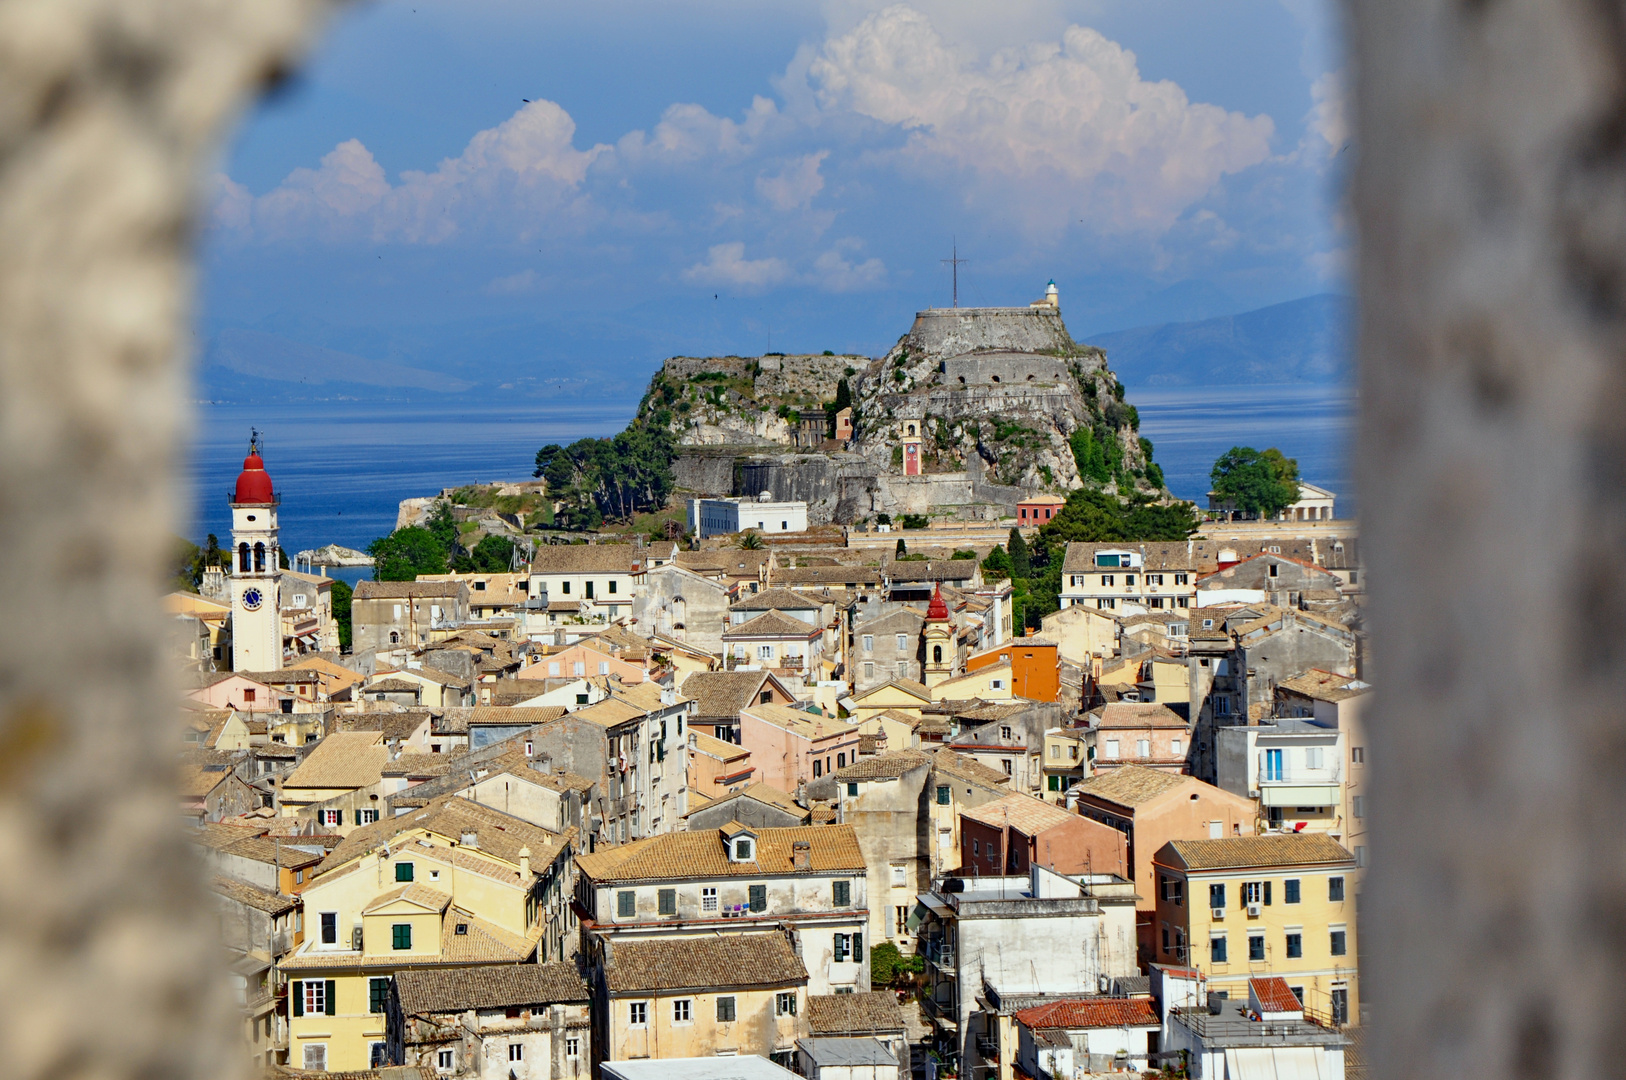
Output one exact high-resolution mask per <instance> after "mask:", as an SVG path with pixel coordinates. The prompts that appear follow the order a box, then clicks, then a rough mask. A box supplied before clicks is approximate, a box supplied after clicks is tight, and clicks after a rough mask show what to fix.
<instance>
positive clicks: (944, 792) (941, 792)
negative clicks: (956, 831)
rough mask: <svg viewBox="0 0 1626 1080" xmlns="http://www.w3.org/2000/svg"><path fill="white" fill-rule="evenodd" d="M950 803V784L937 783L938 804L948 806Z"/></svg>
mask: <svg viewBox="0 0 1626 1080" xmlns="http://www.w3.org/2000/svg"><path fill="white" fill-rule="evenodd" d="M948 804H949V789H948V785H947V784H938V785H937V805H938V806H947V805H948Z"/></svg>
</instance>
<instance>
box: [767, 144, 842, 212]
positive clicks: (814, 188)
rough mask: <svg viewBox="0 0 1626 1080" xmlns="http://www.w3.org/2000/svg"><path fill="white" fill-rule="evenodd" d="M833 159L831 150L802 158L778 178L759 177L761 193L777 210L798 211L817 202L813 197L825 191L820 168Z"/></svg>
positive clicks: (789, 165)
mask: <svg viewBox="0 0 1626 1080" xmlns="http://www.w3.org/2000/svg"><path fill="white" fill-rule="evenodd" d="M829 156H830V151H828V150H820V151H819V152H818V153H816V154H807V155H806V156H804V157H799V158H797V159H796V160H794V161H792V162H791V163H790V164H788V165H786V166H785V167H784V168H783V169H782V170H780V172H779V174H778V175H777V176H768V175H762V176H759V177H757V194H758V195H760V196H762V198H763V199H765V200H767V202H768V203H769V204H770V205H772V206H773V207H774V208H775V209H777V210H795V209H797V208H798V207H801V206H806V205H807V204H808V203H810V202H812V201H813V196H815V195H817V194H818V193H819V192H821V191H823V190H824V177H823V176H821V175H819V165H820V164H822V163H823V161H824V159H825V158H827V157H829Z"/></svg>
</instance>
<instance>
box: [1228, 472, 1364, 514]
mask: <svg viewBox="0 0 1626 1080" xmlns="http://www.w3.org/2000/svg"><path fill="white" fill-rule="evenodd" d="M1337 498H1338V497H1337V496H1336V495H1334V494H1333V493H1332V492H1330V491H1328V490H1327V489H1326V488H1324V487H1317V486H1316V485H1315V484H1309V483H1306V482H1304V481H1303V480H1300V481H1299V498H1298V502H1295V503H1293V504H1292V505H1291V506H1287V507H1285V508H1283V510H1282V512H1281V513H1279V514H1277V515H1276V518H1275V520H1277V521H1331V520H1333V504H1334V503H1335V502H1336V501H1337ZM1208 512H1209V513H1211V514H1213V515H1214V516H1216V517H1219V518H1223V519H1224V520H1226V521H1253V520H1255V519H1256V517H1257V515H1255V514H1250V513H1248V512H1247V511H1244V510H1238V509H1237V508H1236V504H1235V503H1233V502H1232V501H1231V500H1229V499H1223V498H1221V497H1220V496H1219V493H1218V492H1213V491H1210V492H1209V493H1208Z"/></svg>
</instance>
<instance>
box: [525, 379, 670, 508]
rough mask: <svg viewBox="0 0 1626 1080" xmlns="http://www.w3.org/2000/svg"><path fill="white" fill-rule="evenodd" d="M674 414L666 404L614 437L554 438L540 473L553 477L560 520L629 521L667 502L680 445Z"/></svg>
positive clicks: (540, 455) (542, 453)
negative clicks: (568, 440)
mask: <svg viewBox="0 0 1626 1080" xmlns="http://www.w3.org/2000/svg"><path fill="white" fill-rule="evenodd" d="M671 419H672V418H671V413H669V412H667V411H666V410H664V409H661V410H658V411H657V412H655V413H654V415H653V416H649V417H644V416H640V417H638V418H637V419H634V420H633V422H632V423H631V424H630V425H628V427H627V429H626V430H625V431H623V432H621V433H620V434H619V435H616V436H615V437H614V438H610V439H578V440H577V441H576V442H573V443H571V444H570V445H569V446H567V447H560V446H558V445H557V444H552V443H550V444H549V445H547V446H544V447H543V448H542V449H541V450H539V451H537V455H536V472H535V475H537V476H540V477H543V478H544V479H545V480H547V482H548V494H549V495H550V496H551V497H552V498H553V499H554V501H555V502H557V503H558V504H559V512H558V515H557V517H556V521H557V523H558V524H562V525H564V526H565V527H566V528H597V527H598V526H599V525H600V524H602V523H603V522H604V520H605V519H606V518H613V519H614V520H617V521H629V520H631V518H632V516H633V515H634V514H639V513H645V512H647V511H651V510H660V509H662V508H663V507H665V505H666V500H667V497H668V496H670V495H671V493H672V483H673V481H672V458H673V456H674V455H675V453H676V450H677V443H676V440H675V439H674V438H673V436H672V432H671V429H670V424H671Z"/></svg>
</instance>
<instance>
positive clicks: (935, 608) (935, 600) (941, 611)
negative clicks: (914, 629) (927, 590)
mask: <svg viewBox="0 0 1626 1080" xmlns="http://www.w3.org/2000/svg"><path fill="white" fill-rule="evenodd" d="M948 617H949V614H948V605H947V604H945V603H944V602H943V585H942V583H941V582H939V583H938V584H937V587H936V588H935V589H933V590H932V602H931V603H930V604H928V605H926V621H927V622H947V621H948Z"/></svg>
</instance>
